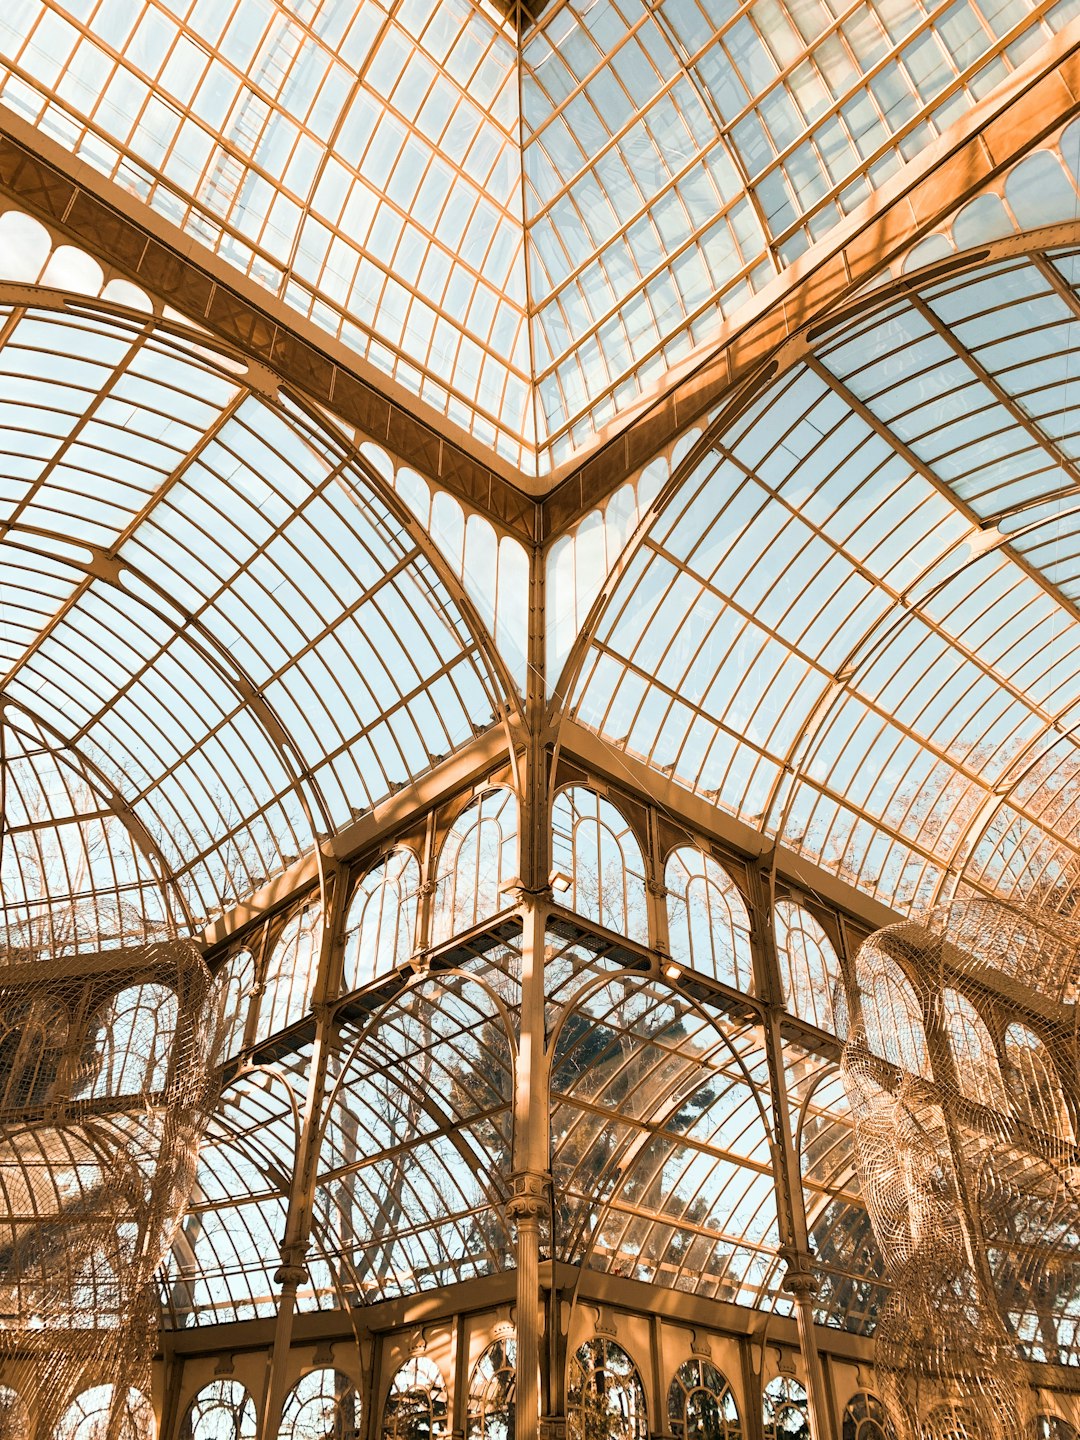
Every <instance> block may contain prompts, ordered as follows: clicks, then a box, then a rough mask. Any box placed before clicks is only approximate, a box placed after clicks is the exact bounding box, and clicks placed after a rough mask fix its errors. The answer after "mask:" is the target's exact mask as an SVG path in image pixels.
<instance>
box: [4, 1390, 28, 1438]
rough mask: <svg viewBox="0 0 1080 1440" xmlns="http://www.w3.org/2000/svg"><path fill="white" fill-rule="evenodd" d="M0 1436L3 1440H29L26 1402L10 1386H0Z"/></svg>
mask: <svg viewBox="0 0 1080 1440" xmlns="http://www.w3.org/2000/svg"><path fill="white" fill-rule="evenodd" d="M0 1435H3V1436H5V1440H30V1416H29V1415H28V1414H27V1411H26V1402H25V1401H24V1400H23V1398H22V1396H21V1395H20V1394H19V1392H18V1391H17V1390H12V1388H11V1386H10V1385H0Z"/></svg>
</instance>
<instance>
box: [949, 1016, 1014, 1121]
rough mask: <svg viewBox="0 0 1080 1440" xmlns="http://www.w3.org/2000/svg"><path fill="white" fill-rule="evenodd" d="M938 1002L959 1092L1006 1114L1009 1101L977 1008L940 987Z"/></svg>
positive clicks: (977, 1102)
mask: <svg viewBox="0 0 1080 1440" xmlns="http://www.w3.org/2000/svg"><path fill="white" fill-rule="evenodd" d="M941 1001H942V1012H943V1015H944V1020H945V1028H946V1031H947V1032H948V1036H949V1045H950V1046H951V1048H952V1054H953V1061H954V1063H955V1065H956V1078H957V1082H958V1083H959V1086H960V1093H961V1094H962V1095H963V1096H965V1098H966V1099H968V1100H974V1101H975V1102H976V1104H978V1105H988V1106H990V1108H991V1109H992V1110H998V1111H1001V1112H1002V1113H1006V1114H1007V1113H1008V1109H1009V1102H1008V1099H1007V1098H1006V1095H1005V1086H1004V1084H1003V1083H1002V1079H1001V1070H1000V1069H999V1068H998V1062H997V1054H996V1052H995V1050H994V1042H993V1040H991V1038H990V1031H989V1030H987V1028H986V1026H985V1025H984V1024H983V1021H982V1017H981V1016H980V1014H979V1012H978V1010H976V1009H975V1006H974V1005H973V1004H972V1003H971V1001H970V1000H969V999H968V998H967V997H966V996H965V995H961V994H960V992H959V991H958V990H943V991H942V994H941Z"/></svg>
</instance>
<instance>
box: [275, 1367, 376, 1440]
mask: <svg viewBox="0 0 1080 1440" xmlns="http://www.w3.org/2000/svg"><path fill="white" fill-rule="evenodd" d="M359 1434H360V1396H359V1395H358V1394H357V1391H356V1386H355V1385H354V1384H353V1382H352V1381H351V1380H350V1379H349V1377H348V1376H347V1375H343V1374H342V1372H341V1371H340V1370H330V1369H325V1370H311V1371H309V1372H308V1374H307V1375H305V1376H303V1377H302V1378H301V1379H300V1380H298V1381H297V1382H296V1384H295V1385H294V1386H293V1388H292V1389H291V1390H290V1391H289V1395H288V1398H287V1399H286V1401H285V1404H284V1406H283V1408H282V1411H281V1429H280V1430H279V1431H278V1440H356V1437H357V1436H358V1435H359Z"/></svg>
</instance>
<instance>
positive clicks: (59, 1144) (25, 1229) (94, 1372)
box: [0, 922, 221, 1440]
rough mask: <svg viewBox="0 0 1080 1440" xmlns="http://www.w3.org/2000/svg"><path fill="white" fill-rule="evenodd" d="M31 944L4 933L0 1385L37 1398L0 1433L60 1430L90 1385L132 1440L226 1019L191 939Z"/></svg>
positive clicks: (0, 943) (10, 1416) (114, 1424)
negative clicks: (89, 945)
mask: <svg viewBox="0 0 1080 1440" xmlns="http://www.w3.org/2000/svg"><path fill="white" fill-rule="evenodd" d="M140 928H141V922H140V927H136V926H132V933H138V930H139V929H140ZM140 938H141V937H140ZM32 939H33V937H32V936H29V935H27V934H22V935H15V934H13V933H11V932H8V934H7V935H6V937H0V1381H2V1383H3V1384H4V1385H6V1386H10V1388H11V1389H12V1390H13V1391H14V1392H16V1393H17V1394H18V1395H19V1396H20V1397H21V1398H22V1401H23V1402H24V1404H25V1411H22V1410H21V1407H12V1406H7V1407H0V1437H2V1440H33V1437H34V1436H41V1437H44V1436H51V1435H52V1434H53V1433H54V1431H55V1429H56V1426H57V1424H58V1423H59V1422H60V1420H61V1418H62V1417H63V1416H64V1414H65V1412H67V1410H68V1408H69V1406H70V1405H71V1404H72V1402H73V1401H74V1400H75V1399H76V1398H77V1397H78V1396H79V1395H80V1394H82V1393H83V1392H84V1391H86V1390H87V1389H88V1388H90V1387H111V1390H110V1391H109V1393H110V1395H111V1397H112V1398H110V1401H109V1408H110V1413H109V1416H108V1420H107V1425H106V1428H105V1429H103V1430H102V1431H101V1434H102V1435H103V1436H104V1435H107V1436H108V1440H126V1437H128V1436H132V1437H133V1436H136V1435H137V1434H139V1420H140V1417H139V1415H137V1414H136V1413H134V1409H133V1407H134V1408H135V1409H137V1408H138V1406H139V1405H140V1404H141V1405H142V1406H144V1407H145V1403H146V1402H145V1400H144V1399H143V1398H142V1397H143V1396H145V1395H147V1394H149V1391H150V1366H151V1360H152V1357H153V1354H154V1351H155V1348H156V1332H157V1322H158V1315H157V1304H156V1297H155V1290H154V1274H155V1271H156V1269H157V1267H158V1265H159V1263H160V1262H161V1259H162V1257H163V1255H164V1253H165V1251H166V1249H167V1247H168V1245H169V1243H170V1241H171V1239H172V1237H173V1234H174V1232H175V1230H176V1227H177V1224H178V1222H179V1220H180V1218H181V1216H182V1215H183V1212H184V1208H185V1205H186V1202H187V1200H188V1196H189V1192H190V1188H191V1181H192V1178H193V1175H194V1168H195V1162H196V1158H197V1153H198V1146H199V1141H200V1138H201V1135H202V1132H203V1128H204V1125H205V1123H206V1119H207V1116H208V1114H209V1112H210V1109H211V1107H212V1104H213V1101H214V1098H215V1086H214V1074H215V1060H216V1050H217V1043H218V1039H217V1037H218V1034H219V1032H220V1029H221V1026H220V1024H219V1021H218V1017H217V1016H216V1015H215V1014H214V1008H215V1000H214V997H213V992H212V990H211V985H210V976H209V972H208V971H207V968H206V965H205V964H204V962H203V959H202V957H201V955H200V954H199V952H198V950H197V949H196V948H195V946H194V945H192V944H191V943H189V942H186V941H180V940H175V939H163V940H157V941H152V942H149V943H146V942H145V941H143V942H142V943H138V944H135V945H133V946H130V947H126V948H116V949H111V950H102V951H101V952H100V953H99V954H98V955H96V956H93V957H88V956H87V955H86V954H85V953H80V954H78V955H77V956H72V955H70V954H56V953H55V952H53V951H51V950H42V949H39V948H37V947H35V946H34V944H33V943H32ZM26 1417H29V1420H28V1421H27V1419H26ZM27 1425H28V1426H29V1428H27Z"/></svg>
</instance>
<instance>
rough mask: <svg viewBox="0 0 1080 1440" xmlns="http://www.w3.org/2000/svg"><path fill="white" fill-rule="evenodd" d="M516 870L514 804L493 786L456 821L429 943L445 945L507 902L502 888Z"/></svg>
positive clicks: (443, 857) (445, 851) (442, 862)
mask: <svg viewBox="0 0 1080 1440" xmlns="http://www.w3.org/2000/svg"><path fill="white" fill-rule="evenodd" d="M517 868H518V804H517V796H516V795H515V794H514V792H513V791H512V790H507V789H505V787H503V786H493V787H492V788H491V789H490V790H485V791H484V793H483V794H482V795H481V796H480V798H479V799H478V800H474V801H473V803H472V804H471V805H470V806H469V807H468V809H467V810H464V811H463V812H462V813H461V814H460V815H459V816H458V818H457V819H456V820H455V821H454V823H453V825H452V826H451V828H450V833H449V834H448V835H447V837H446V839H445V841H444V842H443V847H442V851H441V852H440V855H439V865H438V879H437V880H436V882H435V917H434V923H433V925H432V936H431V938H432V940H433V942H434V943H435V944H439V943H440V942H441V941H443V940H449V939H450V937H451V935H457V934H459V933H460V932H461V931H462V930H468V929H469V928H470V926H473V925H478V924H479V923H480V921H481V920H486V919H488V917H489V916H491V915H496V914H498V912H499V911H500V910H502V909H504V908H505V907H506V906H507V905H508V904H510V903H511V902H510V901H508V899H507V897H506V896H505V895H503V893H502V888H501V887H502V885H503V882H504V881H506V880H511V879H513V877H514V875H515V873H516V872H517Z"/></svg>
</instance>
